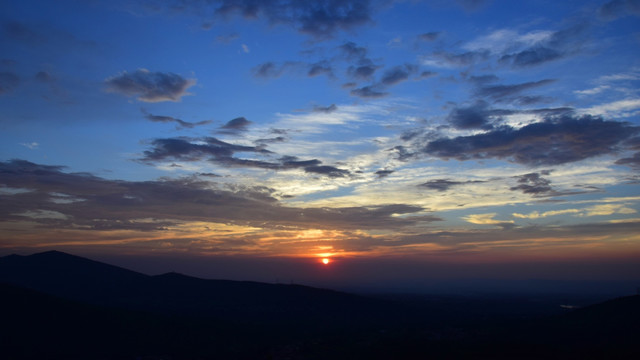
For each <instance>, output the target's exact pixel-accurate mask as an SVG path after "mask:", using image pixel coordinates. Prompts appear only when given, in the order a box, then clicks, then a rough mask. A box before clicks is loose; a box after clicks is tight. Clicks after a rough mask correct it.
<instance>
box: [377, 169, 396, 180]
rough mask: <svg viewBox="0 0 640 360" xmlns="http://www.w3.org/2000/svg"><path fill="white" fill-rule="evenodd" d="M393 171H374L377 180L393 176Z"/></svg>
mask: <svg viewBox="0 0 640 360" xmlns="http://www.w3.org/2000/svg"><path fill="white" fill-rule="evenodd" d="M393 173H394V171H393V170H378V171H376V175H377V176H378V178H380V179H382V178H384V177H387V176H389V175H391V174H393Z"/></svg>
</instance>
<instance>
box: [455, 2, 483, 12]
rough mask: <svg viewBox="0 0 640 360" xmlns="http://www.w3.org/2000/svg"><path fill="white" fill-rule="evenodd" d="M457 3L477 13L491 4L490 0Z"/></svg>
mask: <svg viewBox="0 0 640 360" xmlns="http://www.w3.org/2000/svg"><path fill="white" fill-rule="evenodd" d="M456 3H458V5H460V6H462V7H463V8H464V9H465V10H468V11H475V10H478V9H479V8H481V7H482V6H484V5H485V4H487V3H489V0H456Z"/></svg>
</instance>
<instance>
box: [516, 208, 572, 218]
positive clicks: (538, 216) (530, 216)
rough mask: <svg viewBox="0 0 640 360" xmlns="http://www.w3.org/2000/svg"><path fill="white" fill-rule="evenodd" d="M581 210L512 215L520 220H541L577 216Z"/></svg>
mask: <svg viewBox="0 0 640 360" xmlns="http://www.w3.org/2000/svg"><path fill="white" fill-rule="evenodd" d="M579 212H580V210H578V209H564V210H551V211H545V212H542V213H540V212H538V211H532V212H530V213H529V214H520V213H513V214H511V215H513V217H516V218H520V219H540V218H546V217H549V216H557V215H564V214H577V213H579Z"/></svg>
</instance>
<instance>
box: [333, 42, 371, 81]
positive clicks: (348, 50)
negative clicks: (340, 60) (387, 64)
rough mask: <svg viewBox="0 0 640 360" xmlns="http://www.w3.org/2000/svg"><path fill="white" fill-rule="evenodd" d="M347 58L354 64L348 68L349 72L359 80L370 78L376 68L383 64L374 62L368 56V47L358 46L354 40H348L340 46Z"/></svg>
mask: <svg viewBox="0 0 640 360" xmlns="http://www.w3.org/2000/svg"><path fill="white" fill-rule="evenodd" d="M338 49H340V51H341V52H342V54H343V56H344V58H345V59H347V60H348V61H350V62H351V63H352V65H350V66H349V68H348V69H347V73H348V74H349V75H350V76H352V77H354V78H356V79H359V80H369V79H371V77H372V76H373V75H374V73H375V72H376V70H378V69H379V68H380V67H381V66H379V65H376V64H374V62H373V60H371V59H369V58H368V57H367V48H365V47H363V46H358V45H357V44H356V43H354V42H351V41H350V42H346V43H344V44H342V45H340V46H339V47H338Z"/></svg>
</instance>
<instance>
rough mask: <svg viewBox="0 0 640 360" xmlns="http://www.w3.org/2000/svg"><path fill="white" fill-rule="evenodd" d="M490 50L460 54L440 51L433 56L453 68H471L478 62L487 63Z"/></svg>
mask: <svg viewBox="0 0 640 360" xmlns="http://www.w3.org/2000/svg"><path fill="white" fill-rule="evenodd" d="M489 55H490V52H489V51H488V50H478V51H468V52H465V53H460V54H453V53H448V52H444V51H439V52H436V53H434V54H433V56H435V57H436V58H438V59H440V60H442V61H444V62H445V63H447V64H449V65H453V66H469V65H473V64H476V63H478V62H482V61H486V60H487V59H488V58H489Z"/></svg>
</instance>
